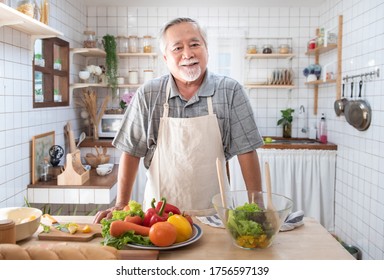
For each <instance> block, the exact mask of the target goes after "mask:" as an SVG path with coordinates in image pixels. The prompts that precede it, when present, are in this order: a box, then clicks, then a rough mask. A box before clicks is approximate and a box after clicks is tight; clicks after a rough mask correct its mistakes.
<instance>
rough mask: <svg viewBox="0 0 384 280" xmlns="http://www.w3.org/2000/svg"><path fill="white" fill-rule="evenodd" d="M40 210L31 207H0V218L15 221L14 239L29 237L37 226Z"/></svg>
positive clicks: (40, 214)
mask: <svg viewBox="0 0 384 280" xmlns="http://www.w3.org/2000/svg"><path fill="white" fill-rule="evenodd" d="M42 214H43V213H42V211H41V210H40V209H37V208H32V207H8V208H0V220H6V219H10V220H13V221H14V222H15V229H16V241H20V240H23V239H26V238H28V237H31V236H32V235H33V234H34V233H35V232H36V230H37V229H38V228H39V225H40V219H41V216H42Z"/></svg>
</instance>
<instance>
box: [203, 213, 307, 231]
mask: <svg viewBox="0 0 384 280" xmlns="http://www.w3.org/2000/svg"><path fill="white" fill-rule="evenodd" d="M303 218H304V211H303V210H299V211H296V212H293V213H291V214H289V215H288V217H287V218H286V219H285V221H284V223H283V224H282V225H281V228H280V231H289V230H293V229H295V228H297V227H299V226H302V225H303V224H304V221H303ZM196 219H198V220H199V221H200V222H202V223H203V224H206V225H209V226H211V227H217V228H225V226H224V224H223V222H222V221H221V219H220V217H219V216H218V215H217V214H215V215H212V216H196Z"/></svg>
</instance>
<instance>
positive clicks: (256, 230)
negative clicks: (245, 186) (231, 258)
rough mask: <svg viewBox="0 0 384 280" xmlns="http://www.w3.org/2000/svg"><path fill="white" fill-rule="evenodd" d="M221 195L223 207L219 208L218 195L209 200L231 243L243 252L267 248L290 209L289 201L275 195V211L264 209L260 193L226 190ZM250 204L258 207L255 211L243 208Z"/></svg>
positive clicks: (290, 201) (262, 196)
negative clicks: (223, 198)
mask: <svg viewBox="0 0 384 280" xmlns="http://www.w3.org/2000/svg"><path fill="white" fill-rule="evenodd" d="M224 196H225V200H224V201H225V202H224V204H225V205H226V207H223V202H222V198H221V194H220V193H219V194H217V195H215V196H214V197H213V199H212V203H213V206H214V207H215V209H216V211H217V213H218V215H219V217H220V219H221V220H222V221H223V224H224V225H225V228H226V230H227V232H228V234H229V236H230V237H231V240H232V242H233V244H234V245H236V246H237V247H240V248H243V249H264V248H268V247H269V246H271V244H272V242H273V240H274V238H275V237H276V235H277V234H278V232H279V230H280V227H281V225H282V223H283V222H284V221H285V219H286V218H287V216H288V214H289V213H290V212H291V211H292V207H293V202H292V200H291V199H289V198H287V197H285V196H283V195H279V194H272V203H273V205H274V207H275V211H271V210H267V209H265V207H264V205H266V204H267V194H266V193H264V192H248V191H245V190H244V191H228V192H225V195H224ZM252 201H253V202H254V203H256V204H257V205H258V207H259V208H260V209H258V211H249V208H248V209H245V207H243V206H244V205H246V203H248V204H249V203H252Z"/></svg>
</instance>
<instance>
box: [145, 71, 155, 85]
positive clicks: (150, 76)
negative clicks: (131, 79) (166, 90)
mask: <svg viewBox="0 0 384 280" xmlns="http://www.w3.org/2000/svg"><path fill="white" fill-rule="evenodd" d="M152 79H153V70H144V83H146V82H148V81H149V80H152Z"/></svg>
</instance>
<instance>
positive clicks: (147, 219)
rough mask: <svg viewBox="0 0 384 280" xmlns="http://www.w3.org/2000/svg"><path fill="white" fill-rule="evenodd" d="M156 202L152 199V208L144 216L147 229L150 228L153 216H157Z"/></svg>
mask: <svg viewBox="0 0 384 280" xmlns="http://www.w3.org/2000/svg"><path fill="white" fill-rule="evenodd" d="M155 201H156V200H155V199H152V202H151V205H152V207H151V208H149V209H148V210H147V211H146V212H145V214H144V219H143V225H144V226H146V227H149V222H150V221H151V218H152V216H153V215H155V214H156V209H155Z"/></svg>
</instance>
